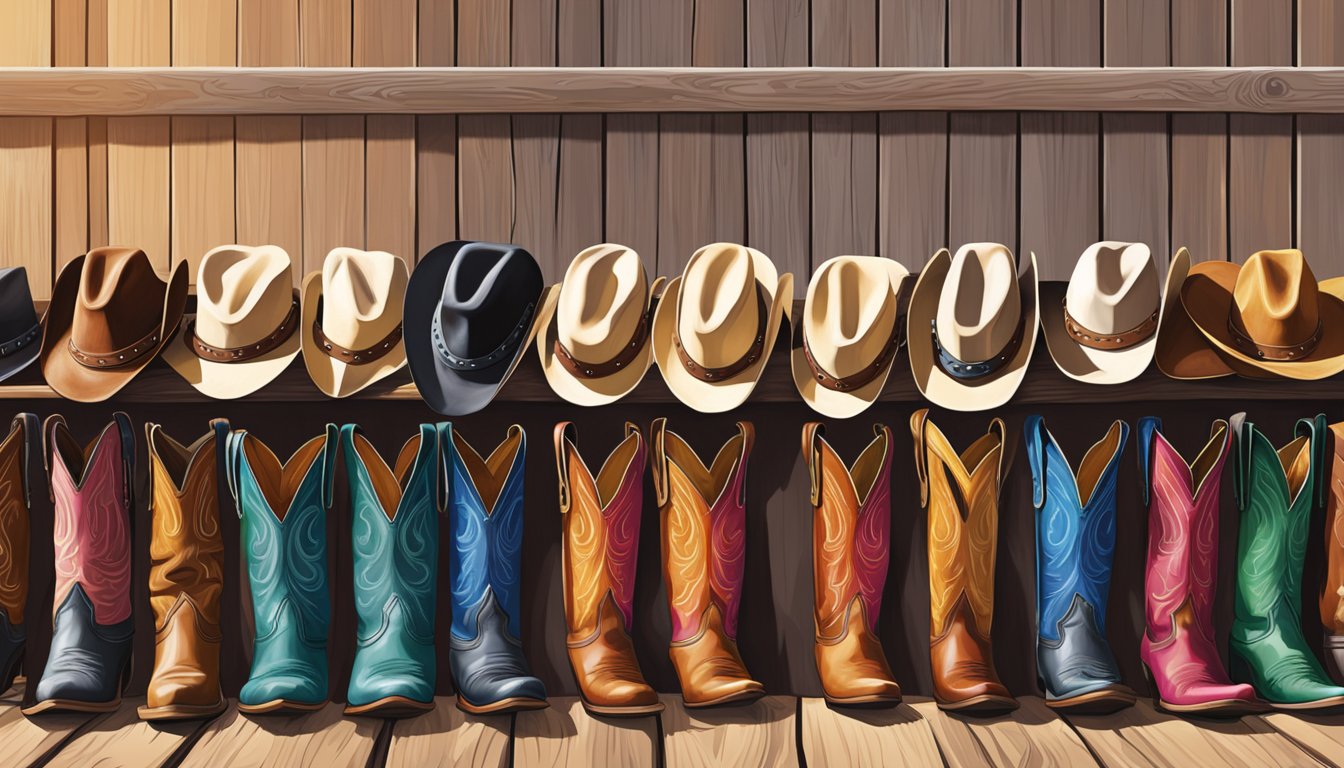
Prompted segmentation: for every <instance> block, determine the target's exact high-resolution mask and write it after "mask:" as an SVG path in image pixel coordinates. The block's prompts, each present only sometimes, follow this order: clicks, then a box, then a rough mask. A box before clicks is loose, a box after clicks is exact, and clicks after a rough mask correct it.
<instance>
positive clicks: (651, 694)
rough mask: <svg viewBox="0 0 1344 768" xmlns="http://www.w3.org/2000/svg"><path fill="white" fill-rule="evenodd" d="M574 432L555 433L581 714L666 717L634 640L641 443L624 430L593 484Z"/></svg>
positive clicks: (631, 428) (559, 428)
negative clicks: (637, 654) (645, 673)
mask: <svg viewBox="0 0 1344 768" xmlns="http://www.w3.org/2000/svg"><path fill="white" fill-rule="evenodd" d="M576 438H577V432H576V431H575V429H574V425H573V424H571V423H570V422H567V421H562V422H560V423H559V424H556V425H555V458H556V462H557V468H558V470H559V473H560V513H561V515H562V516H563V522H562V523H561V525H562V526H563V528H564V537H563V539H562V541H563V542H564V568H563V569H562V571H561V573H562V575H563V576H564V591H565V623H566V625H567V627H568V629H569V634H568V636H567V638H566V641H567V643H566V644H567V645H568V647H569V662H570V665H571V666H572V667H573V668H574V677H575V679H576V680H578V683H579V693H580V694H582V701H583V706H584V708H585V709H587V710H588V711H590V712H593V713H596V714H599V715H616V716H634V715H648V714H653V713H655V712H661V711H662V709H663V705H662V703H661V702H659V701H658V694H657V693H656V692H655V691H654V690H653V688H651V687H650V686H649V684H648V683H646V682H645V681H644V674H643V673H642V672H641V671H640V669H639V659H638V658H636V657H635V646H634V643H633V642H631V640H630V623H631V621H632V619H633V613H634V598H635V565H636V563H637V562H638V561H637V560H636V559H635V557H636V553H637V550H638V545H639V518H640V513H641V511H642V510H643V507H644V465H645V449H644V436H643V435H641V434H640V433H639V427H636V426H635V425H634V424H629V423H627V424H626V425H625V439H624V440H622V441H621V444H620V445H619V446H617V447H616V450H614V451H612V453H611V455H610V456H609V457H608V458H607V460H606V462H605V463H604V464H603V465H602V468H601V469H599V470H598V473H597V478H596V479H594V478H593V476H592V474H590V473H589V471H588V467H587V465H586V464H584V461H583V457H582V456H580V455H579V449H578V447H577V446H576V445H575V440H576Z"/></svg>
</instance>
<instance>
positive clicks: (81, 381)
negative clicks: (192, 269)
mask: <svg viewBox="0 0 1344 768" xmlns="http://www.w3.org/2000/svg"><path fill="white" fill-rule="evenodd" d="M186 305H187V264H186V262H181V261H180V262H178V263H177V264H176V265H174V267H173V271H172V273H171V274H170V275H169V277H168V280H167V281H166V282H165V281H164V280H162V279H160V278H159V276H158V275H157V274H155V272H154V266H153V265H152V264H150V262H149V257H148V256H146V255H145V252H144V251H142V250H140V249H139V248H120V247H104V248H94V249H93V250H92V251H89V253H88V255H85V256H80V257H78V258H76V259H74V260H73V261H71V262H70V263H69V264H66V265H65V268H64V269H62V270H61V274H60V276H59V277H57V278H56V285H55V287H54V288H53V289H52V293H51V304H49V305H48V307H47V316H46V320H45V322H46V331H45V332H44V334H43V337H42V354H41V360H42V374H43V376H44V377H45V378H46V380H47V384H49V385H51V388H52V389H54V390H56V391H57V392H58V393H59V394H61V395H62V396H64V397H66V398H68V399H70V400H77V401H80V402H86V403H93V402H98V401H100V400H106V399H107V398H109V397H111V396H112V395H114V394H116V393H117V392H118V391H119V390H120V389H121V388H122V387H124V386H126V385H127V384H128V383H130V381H131V379H133V378H135V375H136V374H137V373H139V372H140V371H141V370H143V369H144V367H145V366H147V365H149V364H150V362H151V361H153V359H154V358H155V356H156V355H158V353H159V350H160V349H162V348H163V345H164V343H165V342H167V340H168V337H170V336H172V335H173V332H174V331H176V330H177V326H178V324H179V323H180V322H181V321H182V311H183V310H184V309H186Z"/></svg>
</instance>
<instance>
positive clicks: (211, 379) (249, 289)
mask: <svg viewBox="0 0 1344 768" xmlns="http://www.w3.org/2000/svg"><path fill="white" fill-rule="evenodd" d="M292 268H293V267H292V262H291V261H290V258H289V254H288V253H286V252H285V249H283V248H281V247H280V246H278V245H258V246H247V245H221V246H219V247H218V248H214V249H212V250H210V251H209V252H208V253H206V254H205V256H204V257H203V258H202V259H201V263H200V266H199V267H197V269H196V314H195V315H191V316H188V317H187V318H186V320H185V321H184V323H183V326H182V332H181V333H179V334H178V338H176V339H174V340H173V341H171V342H169V344H168V346H167V347H165V348H164V350H163V359H164V360H166V361H167V362H168V365H170V366H172V368H173V370H175V371H177V372H178V374H179V375H181V376H182V378H184V379H186V380H187V383H188V384H190V385H191V386H193V387H195V388H196V389H197V390H198V391H199V392H201V393H202V394H204V395H206V396H208V397H214V398H218V399H220V400H232V399H234V398H239V397H244V396H246V395H250V394H252V393H253V392H256V391H257V390H258V389H261V388H262V387H264V386H266V385H267V384H269V383H271V382H272V381H274V380H275V378H276V377H277V376H279V375H280V374H281V373H282V372H283V371H284V370H285V369H286V368H288V367H289V364H290V363H291V362H293V360H294V358H295V357H297V356H298V354H299V334H298V333H297V332H296V331H297V330H298V327H299V294H298V292H297V291H295V290H294V277H293V274H292V272H291V270H292Z"/></svg>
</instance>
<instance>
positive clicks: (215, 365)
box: [163, 316, 301, 400]
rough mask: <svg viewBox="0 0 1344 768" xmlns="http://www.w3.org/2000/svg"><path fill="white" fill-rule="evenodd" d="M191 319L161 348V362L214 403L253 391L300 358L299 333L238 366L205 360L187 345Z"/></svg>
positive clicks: (297, 330)
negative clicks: (187, 333) (214, 400)
mask: <svg viewBox="0 0 1344 768" xmlns="http://www.w3.org/2000/svg"><path fill="white" fill-rule="evenodd" d="M190 317H191V316H188V317H186V318H183V324H182V332H181V333H178V334H177V335H176V336H174V337H173V340H172V342H171V343H169V344H168V346H166V347H164V349H163V361H164V362H166V363H168V365H169V366H170V367H171V368H172V369H173V370H174V371H177V374H178V375H179V376H181V377H182V378H183V379H185V380H186V382H187V383H188V384H190V385H191V386H192V387H193V388H194V389H195V390H196V391H197V392H200V393H201V394H203V395H205V396H206V397H212V398H214V399H216V400H236V399H238V398H240V397H246V396H247V395H250V394H252V393H253V392H256V391H257V390H259V389H261V388H262V387H265V386H266V385H267V384H270V383H271V382H272V381H275V380H276V379H277V378H279V377H280V374H282V373H284V372H285V369H287V368H289V365H290V363H292V362H294V358H296V357H298V356H299V347H300V343H301V331H300V330H299V329H297V328H296V329H294V332H293V333H291V334H290V335H289V338H287V339H285V341H284V343H282V344H281V345H280V346H278V347H276V348H275V349H273V350H271V351H270V352H267V353H266V354H264V355H262V356H260V357H254V358H252V359H250V360H245V361H243V362H239V363H223V362H218V361H215V360H204V359H202V358H200V357H199V356H197V355H196V353H195V352H193V351H192V349H191V347H190V346H189V340H188V338H187V336H186V329H187V328H188V327H189V326H190V323H189V322H187V321H188V320H189V319H190Z"/></svg>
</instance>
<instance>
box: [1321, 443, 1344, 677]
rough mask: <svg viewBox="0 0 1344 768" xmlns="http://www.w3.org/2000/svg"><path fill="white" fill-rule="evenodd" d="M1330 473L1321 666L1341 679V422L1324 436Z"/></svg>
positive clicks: (1343, 639) (1343, 454)
mask: <svg viewBox="0 0 1344 768" xmlns="http://www.w3.org/2000/svg"><path fill="white" fill-rule="evenodd" d="M1326 437H1327V440H1326V445H1327V446H1328V447H1327V449H1326V450H1327V454H1326V456H1325V457H1324V460H1325V461H1328V462H1329V463H1330V475H1329V478H1328V479H1327V480H1326V487H1327V488H1328V489H1329V494H1330V496H1329V498H1328V499H1327V500H1326V507H1325V583H1323V584H1322V585H1321V598H1320V607H1321V626H1323V627H1325V656H1326V659H1325V662H1326V663H1325V666H1326V669H1328V670H1329V671H1330V673H1331V675H1332V676H1333V677H1334V678H1335V682H1344V422H1340V423H1337V424H1331V425H1330V433H1329V434H1328V435H1327V436H1326Z"/></svg>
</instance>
